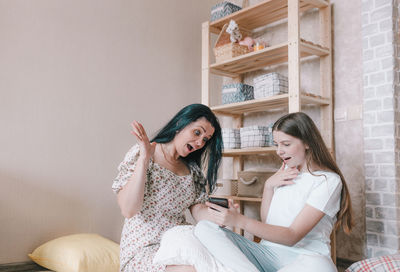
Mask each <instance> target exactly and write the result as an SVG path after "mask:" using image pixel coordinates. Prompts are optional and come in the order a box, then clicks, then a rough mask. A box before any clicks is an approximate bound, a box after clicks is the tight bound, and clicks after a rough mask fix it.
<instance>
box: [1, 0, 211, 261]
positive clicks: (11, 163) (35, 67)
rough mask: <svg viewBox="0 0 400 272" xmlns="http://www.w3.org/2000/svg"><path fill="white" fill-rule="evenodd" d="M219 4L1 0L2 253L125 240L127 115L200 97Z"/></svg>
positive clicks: (142, 116) (16, 256) (154, 112)
mask: <svg viewBox="0 0 400 272" xmlns="http://www.w3.org/2000/svg"><path fill="white" fill-rule="evenodd" d="M214 2H215V1H211V0H209V1H197V0H169V1H164V0H152V1H128V0H74V1H72V0H70V1H54V0H36V1H31V0H0V37H1V42H0V60H1V61H0V125H1V133H0V184H1V190H0V225H1V227H0V263H11V262H19V261H25V260H27V259H28V258H27V254H28V253H30V252H31V251H32V250H33V249H34V248H35V247H36V246H38V245H40V244H41V243H43V242H45V241H48V240H49V239H52V238H56V237H59V236H61V235H66V234H72V233H80V232H95V233H99V234H101V235H104V236H105V237H108V238H110V239H112V240H114V241H116V242H118V241H119V237H120V231H121V226H122V216H121V215H120V212H119V209H118V206H117V204H116V199H115V196H114V195H113V194H112V192H111V183H112V180H113V178H114V176H115V175H116V167H117V165H118V163H119V162H120V161H121V160H122V158H123V156H124V154H125V152H126V151H127V150H128V149H129V147H130V146H131V145H132V144H133V143H134V139H133V136H131V135H130V134H129V128H130V127H129V124H130V122H131V121H132V120H133V119H137V120H139V121H141V122H142V123H143V125H144V126H145V127H146V128H147V129H148V132H149V133H150V134H152V133H154V132H155V130H156V129H158V128H160V127H161V126H162V125H163V124H164V123H165V122H166V121H167V120H168V119H169V118H170V117H172V115H173V114H174V113H175V112H176V111H177V110H178V109H180V108H181V107H183V106H184V105H186V104H189V103H194V102H200V97H201V96H200V77H201V73H200V71H201V69H200V68H201V23H202V22H203V21H206V20H208V17H209V10H210V7H211V6H212V5H213V4H214Z"/></svg>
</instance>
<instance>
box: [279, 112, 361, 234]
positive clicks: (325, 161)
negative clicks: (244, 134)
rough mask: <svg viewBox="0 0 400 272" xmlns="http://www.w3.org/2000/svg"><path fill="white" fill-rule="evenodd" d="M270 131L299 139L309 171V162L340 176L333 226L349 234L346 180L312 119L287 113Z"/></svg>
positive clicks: (348, 196)
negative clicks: (337, 205)
mask: <svg viewBox="0 0 400 272" xmlns="http://www.w3.org/2000/svg"><path fill="white" fill-rule="evenodd" d="M272 131H282V132H284V133H286V134H288V135H291V136H293V137H296V138H297V139H300V140H301V141H302V142H303V143H304V144H305V145H307V146H308V147H309V148H308V149H307V155H306V156H307V169H308V171H309V172H310V173H312V172H311V171H310V168H311V164H312V163H313V164H315V165H317V166H318V167H320V168H321V169H324V168H325V169H326V168H327V169H329V170H331V171H333V172H335V173H336V174H338V175H339V176H340V179H341V180H342V184H343V186H342V192H341V199H340V210H339V212H338V214H337V221H336V225H335V228H338V227H340V226H341V227H342V228H343V230H344V232H345V233H347V234H349V233H350V232H351V229H352V227H353V225H354V223H353V217H352V208H351V200H350V194H349V190H348V188H347V184H346V180H345V179H344V176H343V174H342V172H341V171H340V169H339V167H338V166H337V164H336V162H335V160H334V159H333V157H332V156H331V154H330V152H329V150H328V148H327V147H326V145H325V143H324V140H323V139H322V136H321V134H320V132H319V130H318V128H317V126H316V125H315V123H314V122H313V120H312V119H311V118H310V117H309V116H308V115H307V114H305V113H303V112H295V113H289V114H287V115H284V116H282V117H281V118H279V119H278V120H277V121H276V122H275V123H274V125H273V127H272Z"/></svg>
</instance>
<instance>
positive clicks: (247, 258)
mask: <svg viewBox="0 0 400 272" xmlns="http://www.w3.org/2000/svg"><path fill="white" fill-rule="evenodd" d="M194 234H195V236H196V237H197V238H198V239H199V240H200V241H201V243H202V244H203V245H204V246H205V247H206V248H207V249H208V250H209V251H210V253H211V254H212V255H214V257H215V258H216V259H217V260H219V261H220V262H221V263H222V264H223V265H225V266H226V267H228V268H230V269H232V270H233V271H235V272H244V271H246V272H258V271H267V272H270V271H273V272H275V271H279V272H337V269H336V267H335V265H334V264H333V262H332V260H331V259H330V258H329V257H326V256H322V255H305V254H298V253H296V252H294V251H288V250H286V249H285V248H278V247H271V246H266V245H262V244H257V243H254V242H252V241H250V240H248V239H246V238H244V237H243V236H240V235H238V234H236V233H234V232H232V231H230V230H227V229H224V228H220V227H219V226H218V225H216V224H214V223H212V222H209V221H200V222H199V223H197V225H196V227H195V229H194Z"/></svg>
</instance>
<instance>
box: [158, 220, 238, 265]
mask: <svg viewBox="0 0 400 272" xmlns="http://www.w3.org/2000/svg"><path fill="white" fill-rule="evenodd" d="M193 228H194V227H193V226H177V227H174V228H172V229H169V230H168V231H166V232H165V233H164V235H163V237H162V239H161V244H160V248H159V250H158V251H157V253H156V255H155V256H154V259H153V263H155V264H163V265H192V266H194V268H195V269H196V271H197V272H233V271H232V270H231V269H229V268H227V267H225V266H224V265H222V264H221V263H220V262H219V261H218V260H216V259H215V258H214V256H213V255H211V253H209V252H208V250H207V249H206V248H205V247H204V246H203V245H202V244H201V242H200V241H199V240H198V239H197V238H196V236H194V234H193Z"/></svg>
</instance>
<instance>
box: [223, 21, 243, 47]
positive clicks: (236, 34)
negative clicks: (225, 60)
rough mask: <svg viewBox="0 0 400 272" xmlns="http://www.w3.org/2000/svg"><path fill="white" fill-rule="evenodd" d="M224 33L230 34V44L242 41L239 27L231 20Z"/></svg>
mask: <svg viewBox="0 0 400 272" xmlns="http://www.w3.org/2000/svg"><path fill="white" fill-rule="evenodd" d="M226 32H228V33H229V34H231V38H230V39H231V42H233V43H234V42H238V41H240V40H241V39H242V34H241V33H240V31H239V26H238V24H237V23H236V22H235V21H234V20H231V21H230V22H229V25H228V28H227V29H226Z"/></svg>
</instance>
